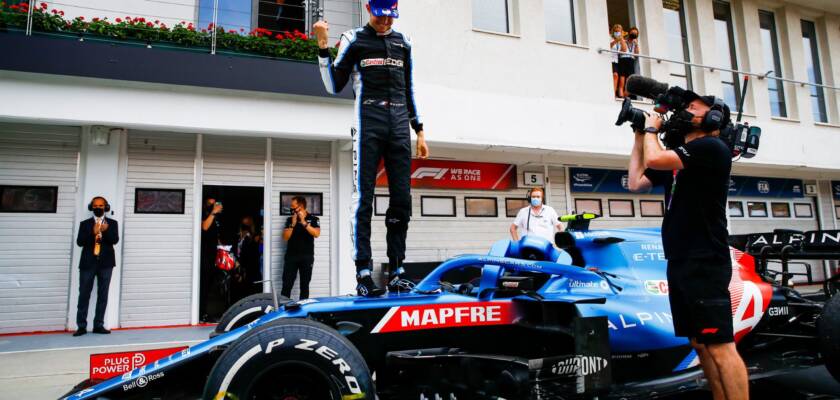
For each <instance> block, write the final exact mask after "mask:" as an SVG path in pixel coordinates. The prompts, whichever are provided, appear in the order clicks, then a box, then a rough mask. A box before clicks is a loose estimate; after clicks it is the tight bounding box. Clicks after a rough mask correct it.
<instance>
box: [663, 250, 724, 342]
mask: <svg viewBox="0 0 840 400" xmlns="http://www.w3.org/2000/svg"><path fill="white" fill-rule="evenodd" d="M731 279H732V263H731V262H725V261H720V260H716V259H686V260H668V298H669V299H670V301H671V314H672V315H673V317H674V333H675V334H676V336H684V337H689V338H695V339H696V340H697V343H705V344H709V343H730V342H733V341H734V340H735V339H734V337H733V334H732V306H731V301H730V297H729V281H730V280H731Z"/></svg>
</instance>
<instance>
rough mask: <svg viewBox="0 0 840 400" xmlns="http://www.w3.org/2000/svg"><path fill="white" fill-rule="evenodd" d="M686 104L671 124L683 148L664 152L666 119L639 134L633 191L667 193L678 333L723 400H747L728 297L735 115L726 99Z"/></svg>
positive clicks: (631, 173)
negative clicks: (730, 143)
mask: <svg viewBox="0 0 840 400" xmlns="http://www.w3.org/2000/svg"><path fill="white" fill-rule="evenodd" d="M682 102H683V104H685V105H686V108H685V109H682V110H674V115H673V116H672V117H671V120H669V121H668V124H669V125H671V126H676V128H675V129H676V131H674V134H676V135H679V136H682V137H683V139H684V140H682V143H684V144H679V142H677V143H676V145H673V146H671V147H673V149H664V148H663V147H662V145H661V144H660V141H659V136H658V134H659V132H660V130H661V129H662V126H663V121H662V118H661V117H660V116H659V115H657V114H653V113H652V114H650V115H648V116H647V119H646V121H645V128H644V131H639V130H636V131H635V143H634V145H633V150H632V153H631V155H630V164H629V167H628V177H629V182H628V186H629V189H630V190H631V191H633V192H641V191H646V190H648V189H650V188H651V187H652V186H664V188H665V204H666V211H665V217H664V219H663V221H662V245H663V247H664V251H665V257H666V258H667V260H668V270H667V276H668V289H669V292H668V296H669V301H670V304H671V313H672V315H673V324H674V333H675V335H676V336H682V337H687V338H688V339H689V341H690V343H691V346H692V347H694V349H695V350H696V351H697V355H698V356H699V359H700V364H701V366H702V368H703V372H704V373H705V375H706V379H707V380H708V382H709V386H710V387H711V390H712V393H713V395H714V398H715V399H716V400H719V399H728V400H736V399H746V398H748V396H749V392H748V380H747V370H746V368H745V366H744V362H743V361H742V360H741V357H740V355H739V354H738V350H737V349H736V347H735V341H734V334H733V324H732V308H731V300H730V293H729V282H730V280H731V278H732V261H731V259H730V254H729V246H728V233H727V225H726V224H727V222H726V198H727V194H728V191H729V173H730V170H731V168H732V158H731V157H732V153H731V150H730V149H729V148H728V147H727V145H726V144H724V142H723V141H722V140H720V139H719V138H718V135H719V134H720V128H721V127H723V126H726V124H728V122H729V108H728V107H727V106H726V105H725V104H724V103H723V101H722V100H721V99H718V98H715V97H714V96H699V95H697V94H696V93H694V92H691V91H685V92H683V95H682ZM675 118H677V120H676V121H673V120H674V119H675ZM675 123H676V124H678V125H672V124H675ZM669 134H671V131H669Z"/></svg>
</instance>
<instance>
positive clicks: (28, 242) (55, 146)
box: [0, 124, 80, 333]
mask: <svg viewBox="0 0 840 400" xmlns="http://www.w3.org/2000/svg"><path fill="white" fill-rule="evenodd" d="M79 136H80V129H79V128H78V127H57V126H37V125H17V124H0V190H2V204H0V210H2V211H0V333H9V332H32V331H52V330H64V329H65V328H66V324H67V306H68V299H69V289H70V271H71V268H75V266H71V265H70V264H71V261H70V260H71V259H72V251H73V246H74V239H75V238H74V237H73V232H74V212H75V203H76V175H77V169H78V160H79ZM33 211H34V212H33Z"/></svg>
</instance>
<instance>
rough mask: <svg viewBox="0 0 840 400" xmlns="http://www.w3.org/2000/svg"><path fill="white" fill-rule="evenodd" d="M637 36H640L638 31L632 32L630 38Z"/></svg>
mask: <svg viewBox="0 0 840 400" xmlns="http://www.w3.org/2000/svg"><path fill="white" fill-rule="evenodd" d="M637 37H639V34H637V33H631V34H630V39H635V38H637Z"/></svg>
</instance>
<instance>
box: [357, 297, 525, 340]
mask: <svg viewBox="0 0 840 400" xmlns="http://www.w3.org/2000/svg"><path fill="white" fill-rule="evenodd" d="M513 319H514V313H513V305H512V304H511V302H509V301H488V302H480V303H452V304H432V305H421V306H399V307H391V308H390V309H389V310H388V312H387V313H386V314H385V316H384V317H382V319H381V320H380V321H379V323H378V324H376V326H375V327H374V328H373V330H372V331H371V332H370V333H388V332H401V331H415V330H424V329H440V328H456V327H458V328H460V327H468V326H492V325H508V324H512V323H513Z"/></svg>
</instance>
